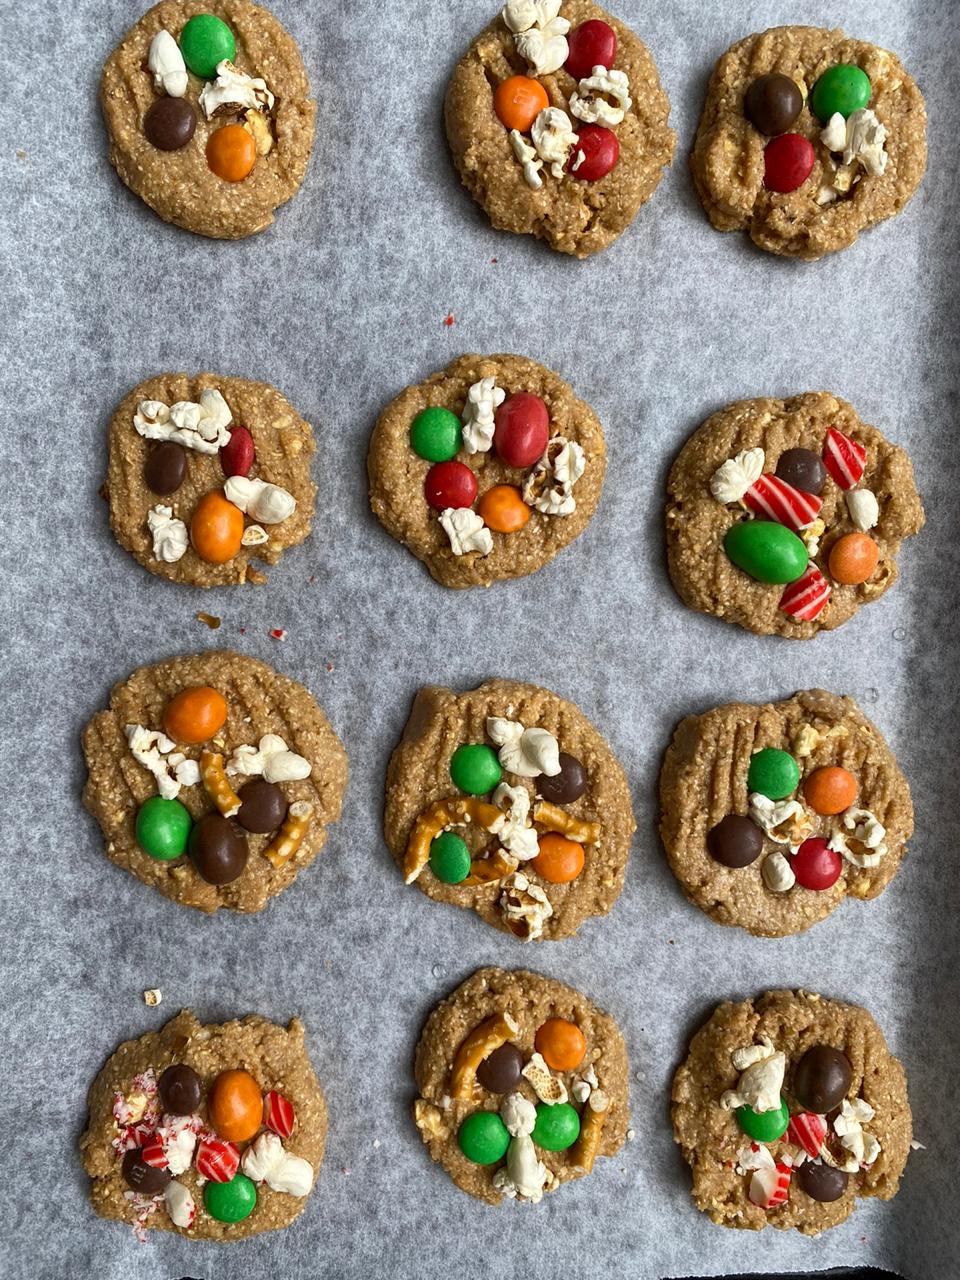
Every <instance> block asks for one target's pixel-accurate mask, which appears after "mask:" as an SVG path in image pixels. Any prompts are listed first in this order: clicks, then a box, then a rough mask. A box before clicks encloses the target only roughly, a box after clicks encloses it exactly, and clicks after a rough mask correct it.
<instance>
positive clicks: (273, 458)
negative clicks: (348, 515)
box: [101, 373, 317, 587]
mask: <svg viewBox="0 0 960 1280" xmlns="http://www.w3.org/2000/svg"><path fill="white" fill-rule="evenodd" d="M108 441H109V445H108V447H109V460H108V464H107V479H106V482H105V484H104V486H103V489H102V490H101V492H102V494H103V496H104V497H105V498H106V499H107V501H108V503H109V505H110V527H111V529H112V530H113V534H114V536H115V538H116V539H117V541H118V542H119V543H120V545H121V546H122V547H124V548H125V549H126V550H127V551H129V552H130V554H131V555H132V556H133V557H134V559H135V560H137V561H138V562H139V563H140V564H142V565H143V567H144V568H145V569H148V570H149V571H150V572H151V573H153V574H156V575H157V576H158V577H161V578H169V579H171V580H172V581H174V582H187V583H190V584H191V585H192V586H196V587H216V586H225V585H231V584H239V583H244V582H251V583H262V582H265V581H266V577H265V575H264V574H263V573H262V572H261V571H260V570H259V569H258V568H257V567H256V565H255V564H253V563H252V562H253V561H259V562H261V563H263V564H276V563H277V561H278V560H279V559H280V557H281V556H282V555H283V552H284V551H285V550H286V549H287V548H288V547H293V546H297V545H298V544H299V543H301V542H303V541H305V539H306V538H307V536H308V535H309V533H310V522H311V519H312V517H313V510H314V502H315V499H316V494H317V487H316V485H315V484H314V482H313V480H312V478H311V475H310V462H311V457H312V455H313V453H314V450H315V449H316V445H315V442H314V438H313V431H312V430H311V428H310V425H309V424H308V423H307V422H305V421H304V420H303V418H301V417H300V416H299V414H298V413H297V412H296V410H295V409H294V408H293V406H292V405H291V404H290V402H289V401H288V400H287V399H286V398H285V397H284V396H282V395H281V394H280V392H279V391H277V390H276V389H275V388H274V387H271V386H268V385H267V384H266V383H263V382H249V381H247V380H246V379H244V378H221V377H218V376H217V375H216V374H212V373H202V374H199V375H198V376H197V377H195V378H191V377H188V376H187V375H186V374H183V373H169V374H161V375H160V376H159V377H156V378H149V379H147V381H145V382H141V383H140V384H139V386H136V387H134V389H133V390H132V391H131V392H130V393H129V394H128V395H127V396H125V397H124V399H123V400H122V401H121V403H120V405H119V406H118V408H117V410H116V412H115V413H114V415H113V417H112V418H111V420H110V426H109V430H108Z"/></svg>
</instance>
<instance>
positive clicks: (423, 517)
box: [367, 355, 606, 588]
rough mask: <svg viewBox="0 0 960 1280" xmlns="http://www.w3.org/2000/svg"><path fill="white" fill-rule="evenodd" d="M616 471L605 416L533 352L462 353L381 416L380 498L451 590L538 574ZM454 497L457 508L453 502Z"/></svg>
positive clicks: (384, 519) (377, 453)
mask: <svg viewBox="0 0 960 1280" xmlns="http://www.w3.org/2000/svg"><path fill="white" fill-rule="evenodd" d="M605 470H606V445H605V443H604V438H603V428H602V427H601V426H600V422H599V420H598V419H597V416H596V414H595V413H594V412H593V410H592V409H591V408H590V406H589V405H588V404H586V403H585V402H584V401H583V400H580V399H579V398H578V397H577V396H576V395H575V394H574V392H573V389H572V388H571V387H570V386H569V384H568V383H566V382H564V381H563V379H562V378H560V377H559V376H558V375H557V374H555V373H553V372H552V371H551V370H550V369H546V368H544V366H543V365H541V364H537V363H536V362H535V361H533V360H528V359H526V358H525V357H523V356H511V355H496V356H477V355H467V356H461V357H460V358H459V359H457V360H454V361H453V362H452V363H451V364H449V365H448V366H447V368H446V369H444V370H443V371H442V372H440V373H435V374H434V375H433V376H432V377H430V378H428V379H427V380H426V382H422V383H420V384H419V386H413V387H407V389H406V390H405V391H402V392H401V393H400V395H398V396H397V397H396V399H394V400H392V401H391V402H390V404H388V405H387V407H386V408H385V409H384V411H383V412H382V413H381V415H380V417H379V419H378V420H377V425H376V427H375V428H374V432H373V436H372V438H371V441H370V451H369V455H368V458H367V471H368V475H369V480H370V505H371V507H372V508H373V512H374V515H376V517H377V519H378V520H379V521H380V523H381V524H382V525H383V526H384V528H385V529H386V530H387V531H388V533H391V534H392V535H393V536H394V537H395V538H396V539H397V540H398V541H400V542H402V543H403V544H404V545H405V546H407V547H409V548H410V550H411V551H412V552H413V554H414V555H415V556H416V557H417V558H418V559H419V560H422V561H423V562H424V564H426V566H427V568H428V569H429V570H430V573H431V574H432V575H433V577H434V578H435V579H436V580H437V581H438V582H440V583H442V584H443V585H444V586H445V587H455V588H461V587H476V586H483V587H486V586H489V585H490V584H491V583H492V582H496V581H498V580H499V579H502V578H520V577H523V576H524V575H526V574H528V573H533V572H535V571H536V570H537V569H539V568H541V567H542V566H543V565H545V564H548V563H549V561H551V560H552V559H553V557H554V556H555V555H556V554H557V552H558V551H561V550H562V549H563V548H564V547H566V546H567V545H568V544H569V543H571V542H573V540H574V539H575V538H576V537H578V536H579V535H580V534H581V533H582V532H583V530H584V529H585V528H586V527H587V525H588V524H589V523H590V520H591V518H592V516H593V513H594V511H595V510H596V507H597V503H598V502H599V500H600V492H601V489H602V488H603V477H604V472H605ZM444 504H449V505H444Z"/></svg>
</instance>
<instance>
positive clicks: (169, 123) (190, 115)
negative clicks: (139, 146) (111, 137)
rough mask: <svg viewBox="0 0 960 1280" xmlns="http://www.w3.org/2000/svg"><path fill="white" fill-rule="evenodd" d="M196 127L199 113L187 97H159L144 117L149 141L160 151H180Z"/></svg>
mask: <svg viewBox="0 0 960 1280" xmlns="http://www.w3.org/2000/svg"><path fill="white" fill-rule="evenodd" d="M196 128H197V113H196V112H195V111H194V109H193V107H192V106H191V105H190V103H189V102H187V100H186V99H185V98H157V100H156V102H154V103H153V105H152V106H151V107H150V109H149V111H148V112H147V114H146V115H145V116H144V118H143V132H144V133H145V134H146V136H147V141H148V142H150V143H151V144H152V145H153V146H155V147H156V148H157V149H158V150H159V151H179V150H180V148H181V147H185V146H186V145H187V143H188V142H189V141H190V139H191V138H192V137H193V135H194V133H195V131H196Z"/></svg>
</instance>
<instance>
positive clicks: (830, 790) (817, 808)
mask: <svg viewBox="0 0 960 1280" xmlns="http://www.w3.org/2000/svg"><path fill="white" fill-rule="evenodd" d="M858 790H859V788H858V786H857V780H856V778H855V777H854V776H853V774H852V773H850V771H849V770H848V769H841V768H840V767H839V766H838V765H827V766H825V767H824V768H822V769H814V771H813V773H811V774H810V776H809V777H808V778H807V779H806V781H805V782H804V784H803V798H804V800H806V802H807V804H808V805H809V806H810V808H811V809H812V810H813V812H814V813H822V814H824V815H825V816H826V815H831V814H835V813H843V811H844V809H849V808H850V806H851V805H852V804H853V802H854V800H856V798H857V791H858Z"/></svg>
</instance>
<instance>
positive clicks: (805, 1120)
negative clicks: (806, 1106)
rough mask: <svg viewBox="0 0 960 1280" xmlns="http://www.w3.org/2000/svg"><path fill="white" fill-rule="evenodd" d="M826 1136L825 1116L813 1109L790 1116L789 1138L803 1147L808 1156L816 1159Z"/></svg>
mask: <svg viewBox="0 0 960 1280" xmlns="http://www.w3.org/2000/svg"><path fill="white" fill-rule="evenodd" d="M826 1136H827V1122H826V1119H825V1118H824V1117H823V1116H818V1115H817V1114H816V1113H815V1112H813V1111H800V1112H798V1113H797V1115H795V1116H791V1117H790V1124H789V1126H788V1127H787V1138H788V1140H789V1141H790V1142H792V1143H793V1144H794V1146H797V1147H802V1148H803V1150H804V1151H805V1152H806V1153H807V1155H808V1156H811V1157H813V1158H814V1159H815V1158H816V1157H817V1156H818V1155H819V1154H820V1148H821V1147H822V1146H823V1140H824V1138H825V1137H826Z"/></svg>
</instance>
